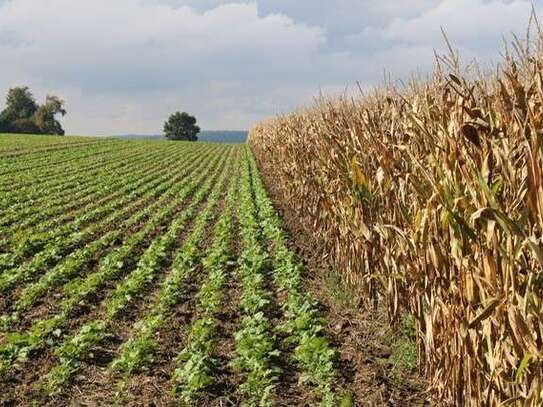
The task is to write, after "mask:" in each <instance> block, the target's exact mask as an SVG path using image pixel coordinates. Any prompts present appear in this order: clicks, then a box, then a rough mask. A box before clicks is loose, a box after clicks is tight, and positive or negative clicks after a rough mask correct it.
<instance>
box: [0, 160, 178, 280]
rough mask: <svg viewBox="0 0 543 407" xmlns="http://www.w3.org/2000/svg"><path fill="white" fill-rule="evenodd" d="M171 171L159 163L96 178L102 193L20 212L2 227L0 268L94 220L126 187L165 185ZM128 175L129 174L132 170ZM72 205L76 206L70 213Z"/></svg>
mask: <svg viewBox="0 0 543 407" xmlns="http://www.w3.org/2000/svg"><path fill="white" fill-rule="evenodd" d="M175 163H176V161H175V160H173V159H172V161H171V162H169V163H165V164H170V165H174V164H175ZM142 166H145V163H142ZM168 170H169V168H166V169H161V168H160V167H159V166H158V165H157V166H153V167H151V168H149V169H148V172H145V169H144V167H143V169H142V171H143V172H138V171H136V173H135V174H133V176H128V177H127V176H126V174H119V177H118V179H117V180H115V182H108V180H100V179H97V180H95V181H94V183H95V184H97V186H96V187H95V188H96V189H97V190H98V191H99V193H97V194H90V195H89V196H84V197H83V198H82V199H81V198H80V200H78V198H77V197H68V198H64V201H65V203H64V204H61V205H60V207H59V206H58V205H56V206H55V203H53V204H52V205H49V204H47V205H43V210H42V211H40V210H39V208H40V205H39V204H36V205H34V204H33V205H31V207H34V212H33V213H34V214H33V215H31V214H30V213H28V211H24V212H27V213H18V214H16V215H15V218H12V219H11V220H12V221H16V222H15V223H12V224H11V225H10V226H8V227H0V231H2V234H3V235H4V238H3V239H2V240H1V241H0V247H4V251H5V253H4V254H2V255H0V270H2V269H5V268H7V267H10V266H13V265H14V264H19V263H21V261H22V260H23V259H24V258H25V257H27V256H29V255H31V254H32V253H36V252H38V251H39V250H40V249H41V248H43V247H44V246H45V245H46V243H47V242H48V241H49V240H54V239H58V238H59V237H60V236H61V235H66V234H69V233H73V231H74V230H78V229H81V228H82V227H84V226H85V225H86V224H88V223H89V222H91V221H94V220H95V219H97V217H98V216H100V215H101V214H102V213H103V208H104V206H106V205H107V203H108V202H109V203H111V202H112V201H115V199H117V200H118V199H122V198H124V195H123V194H124V192H125V191H126V190H127V188H130V189H132V190H136V191H137V190H142V188H147V187H148V186H149V187H150V188H153V187H154V186H155V185H158V184H160V183H163V184H164V183H165V182H166V181H169V178H170V177H171V176H170V175H169V171H168ZM127 174H130V169H128V172H127ZM123 175H124V176H123ZM89 202H90V204H89ZM85 204H86V205H85ZM70 208H77V209H76V210H74V211H71V212H70V210H69V209H70ZM16 218H19V220H17V219H16ZM23 219H24V220H23ZM4 221H6V218H4ZM6 223H7V222H6ZM32 226H33V227H32Z"/></svg>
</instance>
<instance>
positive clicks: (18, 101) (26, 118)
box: [0, 86, 66, 135]
mask: <svg viewBox="0 0 543 407" xmlns="http://www.w3.org/2000/svg"><path fill="white" fill-rule="evenodd" d="M57 114H61V115H62V116H64V115H65V114H66V110H65V109H64V101H62V100H61V99H59V98H58V97H56V96H47V98H46V100H45V104H44V105H41V106H40V105H38V104H37V103H36V100H35V99H34V96H33V95H32V92H30V89H29V88H28V87H26V86H23V87H16V88H12V89H10V90H9V91H8V95H7V98H6V108H5V109H4V110H3V111H2V112H1V113H0V132H4V133H28V134H58V135H64V130H63V129H62V126H61V124H60V123H59V122H58V120H57V119H56V115H57Z"/></svg>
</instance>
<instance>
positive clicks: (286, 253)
mask: <svg viewBox="0 0 543 407" xmlns="http://www.w3.org/2000/svg"><path fill="white" fill-rule="evenodd" d="M250 164H251V171H252V184H253V189H254V193H255V201H256V204H257V207H258V214H259V218H260V224H261V225H262V231H263V234H264V236H265V237H266V239H268V240H269V242H270V246H271V259H272V263H273V276H274V279H275V282H276V283H277V285H278V287H279V288H280V289H281V290H283V291H284V292H286V293H287V299H286V301H285V303H284V304H283V310H284V313H285V316H286V319H287V322H286V323H285V324H284V326H282V327H281V328H282V331H283V332H285V333H287V334H288V337H287V342H288V343H290V344H292V345H294V352H293V357H294V360H295V361H296V362H297V363H298V364H299V368H300V370H301V372H302V376H301V382H302V383H307V384H311V385H314V386H316V389H317V391H318V392H319V394H320V396H321V398H322V405H324V406H330V407H332V406H335V405H337V399H336V395H335V394H334V383H335V380H336V378H337V372H336V370H335V366H334V363H335V359H336V355H335V350H334V349H333V348H332V346H331V344H330V341H329V339H328V338H327V336H326V332H325V327H326V321H325V320H324V319H323V318H322V317H321V316H320V313H319V308H318V303H317V301H316V300H315V299H314V298H312V297H311V295H310V294H307V293H306V292H305V290H304V288H303V285H302V270H301V266H300V265H299V263H298V261H297V259H296V256H295V254H294V253H293V252H292V251H291V250H290V248H289V247H288V245H287V237H286V235H285V233H284V231H283V229H282V222H281V219H280V218H279V215H278V214H277V212H276V211H275V209H274V207H273V205H272V204H271V202H270V200H269V198H268V195H267V193H266V190H265V188H264V185H263V183H262V180H261V179H260V176H259V175H258V169H257V168H256V164H255V161H254V158H253V157H252V156H251V158H250Z"/></svg>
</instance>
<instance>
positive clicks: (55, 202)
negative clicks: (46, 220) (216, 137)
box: [0, 149, 183, 227]
mask: <svg viewBox="0 0 543 407" xmlns="http://www.w3.org/2000/svg"><path fill="white" fill-rule="evenodd" d="M182 151H183V150H182V149H180V150H179V151H173V152H172V155H171V156H170V155H168V156H164V152H163V151H162V152H161V151H153V152H151V153H149V152H147V153H145V152H139V153H137V155H135V156H131V155H129V156H128V157H123V156H122V155H121V156H120V157H118V158H112V157H108V159H107V161H106V163H104V162H102V161H101V160H97V159H95V163H94V166H96V167H97V168H95V169H93V170H91V171H85V170H84V169H82V168H79V167H75V168H76V171H75V173H77V175H76V176H74V178H73V179H72V180H71V182H61V183H60V184H58V185H57V186H56V187H51V186H48V185H47V184H46V183H43V182H42V180H41V179H40V180H39V181H40V182H36V180H33V183H32V185H31V186H30V187H29V188H28V189H26V190H25V189H18V188H11V189H10V191H8V192H6V193H5V194H3V195H4V196H3V201H4V202H3V203H4V205H5V206H6V209H5V211H3V212H2V216H1V218H0V226H2V227H6V226H9V225H12V226H17V225H19V223H20V222H21V221H23V220H26V218H27V217H28V216H31V215H37V214H42V213H45V212H46V211H47V210H50V208H51V207H57V206H61V207H65V208H69V207H70V206H69V205H73V204H74V203H76V202H78V201H79V200H81V199H89V198H91V197H92V198H93V200H96V199H94V197H93V194H95V193H98V194H100V195H106V193H107V191H108V188H109V187H110V184H114V183H116V182H119V181H120V180H121V179H123V178H126V177H130V176H132V175H135V173H138V172H140V171H142V170H143V169H145V168H147V167H154V168H155V170H156V171H158V170H159V168H157V165H158V164H159V163H158V162H157V161H164V164H165V165H167V164H168V163H170V162H171V159H173V158H175V157H177V158H178V159H179V155H180V154H182ZM132 160H133V161H132ZM127 163H129V164H128V165H127ZM73 169H74V168H73V167H72V171H73ZM62 178H63V177H62V175H59V176H58V179H57V181H58V180H62ZM66 178H70V177H66ZM111 191H112V192H115V191H116V189H111ZM97 196H99V195H97ZM29 203H31V205H29ZM67 205H68V206H67ZM42 216H43V215H42ZM14 223H15V225H14Z"/></svg>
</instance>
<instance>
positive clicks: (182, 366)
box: [172, 163, 239, 405]
mask: <svg viewBox="0 0 543 407" xmlns="http://www.w3.org/2000/svg"><path fill="white" fill-rule="evenodd" d="M237 165H239V163H237ZM238 171H239V168H238V169H236V172H235V175H236V176H233V177H231V178H232V179H231V182H230V186H229V188H228V193H227V197H226V202H225V206H224V209H223V212H222V213H221V215H220V217H219V219H218V221H217V223H216V225H215V227H214V230H213V241H212V243H211V245H210V246H209V248H208V250H207V254H206V256H205V258H204V259H203V261H202V266H203V272H204V273H205V274H206V278H205V281H204V283H203V284H202V286H201V288H200V290H199V291H198V294H197V299H198V306H197V312H198V318H197V319H196V320H194V321H193V322H192V324H191V326H190V328H189V330H188V335H187V339H186V345H185V347H184V349H183V350H182V351H181V352H180V353H179V354H178V355H177V358H176V362H177V363H176V364H177V367H176V368H175V370H174V372H173V375H172V380H173V382H174V393H175V395H176V397H177V398H178V399H179V400H180V402H181V403H183V404H186V405H193V404H194V403H195V402H196V400H197V398H198V395H199V394H201V392H202V391H203V390H204V389H205V388H207V387H209V386H210V385H212V384H213V383H214V382H215V379H214V373H215V367H216V366H215V364H216V359H215V347H216V334H217V326H218V323H219V322H218V320H217V314H218V313H219V312H220V309H221V306H222V305H223V289H224V286H225V285H226V282H227V279H228V276H229V273H228V270H227V266H228V262H229V260H230V259H231V242H232V232H233V217H234V207H235V204H236V201H237V174H238Z"/></svg>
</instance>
